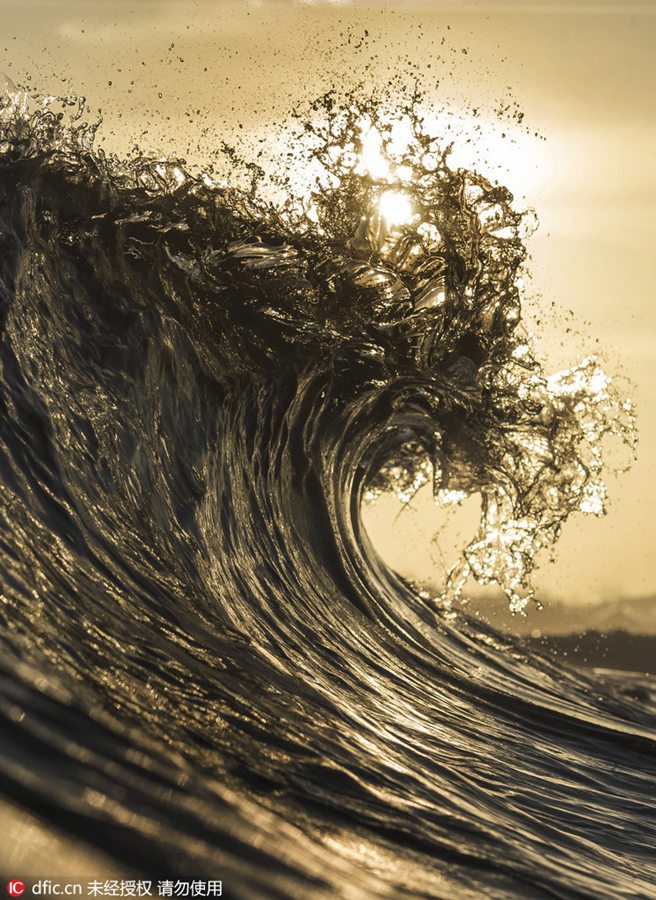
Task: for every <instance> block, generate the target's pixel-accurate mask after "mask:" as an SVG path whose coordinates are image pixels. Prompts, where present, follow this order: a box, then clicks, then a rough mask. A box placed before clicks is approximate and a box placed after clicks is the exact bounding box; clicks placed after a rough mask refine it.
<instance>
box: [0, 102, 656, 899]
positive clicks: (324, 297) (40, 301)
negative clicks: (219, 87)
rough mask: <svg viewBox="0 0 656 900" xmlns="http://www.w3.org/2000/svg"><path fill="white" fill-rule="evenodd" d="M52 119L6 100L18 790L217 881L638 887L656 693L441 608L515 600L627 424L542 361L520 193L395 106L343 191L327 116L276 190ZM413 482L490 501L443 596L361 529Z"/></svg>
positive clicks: (76, 826) (104, 835) (5, 281)
mask: <svg viewBox="0 0 656 900" xmlns="http://www.w3.org/2000/svg"><path fill="white" fill-rule="evenodd" d="M58 103H59V101H54V100H52V99H50V100H48V101H46V102H45V103H44V104H42V105H41V106H40V107H39V108H37V109H36V110H34V109H32V108H30V106H29V104H28V101H27V98H25V97H23V96H22V95H20V94H18V93H16V92H14V91H13V90H7V91H5V94H4V100H3V101H2V103H1V104H0V105H1V110H0V304H1V308H2V343H1V346H0V370H1V376H2V377H1V381H0V473H1V474H0V481H1V486H0V515H1V516H2V520H3V527H2V536H1V538H0V540H1V541H2V570H1V571H2V605H1V606H0V615H1V616H2V622H3V628H2V645H3V649H4V653H3V657H2V661H1V662H0V682H1V684H0V716H1V717H2V735H3V736H2V753H1V754H0V773H1V777H2V785H3V790H4V792H5V794H6V795H8V796H10V797H11V798H13V799H14V801H16V802H18V803H19V804H21V805H23V806H24V807H26V808H28V809H31V810H33V811H35V812H36V813H37V814H38V815H40V816H41V817H43V818H44V819H45V820H47V821H49V822H51V823H53V824H54V825H55V826H56V827H58V828H64V829H66V830H67V831H69V832H70V833H72V834H76V835H78V836H80V837H82V838H83V839H84V840H86V841H88V842H90V843H93V844H96V845H98V846H101V847H102V848H103V849H104V850H105V851H106V852H108V853H110V854H112V855H113V856H114V857H116V858H117V859H120V860H121V861H122V862H123V863H124V864H126V865H129V866H131V867H133V868H134V869H136V870H139V871H143V872H147V873H148V872H149V873H151V874H155V873H156V874H158V875H162V876H163V875H166V874H168V873H172V874H175V875H176V876H181V875H189V876H200V875H201V874H206V875H208V876H210V875H212V876H216V875H219V876H222V877H223V880H224V884H225V890H226V892H227V893H229V894H230V895H231V896H244V897H246V896H249V897H250V896H253V897H256V896H268V897H270V896H289V897H298V896H315V895H316V896H321V895H322V894H338V895H340V896H345V897H366V896H394V897H397V896H436V897H437V896H439V897H453V896H462V897H468V896H481V895H483V896H491V897H507V896H515V895H517V896H536V897H537V896H572V897H574V896H586V897H609V898H610V897H613V898H617V897H638V896H640V897H653V896H656V894H655V893H654V887H653V885H654V876H655V875H656V866H655V862H654V857H653V846H654V841H655V839H656V813H655V811H654V806H653V798H652V792H653V788H652V785H653V779H654V775H655V774H656V763H655V762H654V739H655V732H654V721H655V720H654V713H655V712H656V709H655V708H654V704H653V702H652V701H650V700H649V695H648V692H642V693H641V694H640V695H639V696H638V695H635V696H631V695H630V694H629V693H627V692H626V691H623V690H622V689H621V685H619V686H618V684H616V683H615V682H614V681H612V680H610V681H605V682H602V681H600V680H598V679H595V678H594V677H593V676H591V675H590V676H588V675H584V674H582V673H581V672H579V671H577V670H575V669H573V668H568V667H566V666H564V665H562V664H560V663H556V662H554V661H552V660H549V659H547V658H546V657H543V656H541V655H539V654H538V653H536V652H535V651H533V650H531V649H529V648H528V647H527V646H525V645H523V644H522V643H521V641H519V640H516V639H511V638H507V637H501V636H500V635H498V634H496V633H495V632H494V631H493V630H492V629H490V628H488V627H487V626H484V625H482V624H481V623H480V622H477V621H476V620H475V619H474V618H471V617H468V616H467V615H465V614H464V612H462V611H461V610H460V609H459V608H458V606H457V604H456V603H455V602H454V601H455V598H456V597H457V595H458V593H459V591H461V590H462V589H463V585H464V582H465V580H466V578H468V577H469V576H474V577H475V578H476V579H478V580H479V581H480V582H483V583H489V582H495V583H497V584H499V585H500V586H501V587H502V588H503V589H504V590H505V591H506V593H507V595H508V597H509V602H510V603H511V604H512V605H513V606H514V607H515V608H517V609H520V608H522V607H523V605H524V604H525V603H526V602H527V599H528V598H530V583H529V579H530V571H531V567H532V564H533V559H534V557H535V555H536V553H537V552H538V551H539V549H540V548H541V547H543V546H545V545H547V544H549V543H551V542H552V541H553V540H555V539H556V538H557V536H558V534H559V531H560V528H561V526H562V523H563V522H564V521H565V519H566V518H567V516H568V515H569V514H570V513H571V512H574V511H580V510H583V511H588V512H592V513H601V512H602V511H603V502H604V498H605V488H604V486H603V482H602V469H603V459H602V453H601V446H602V443H603V438H604V435H606V434H608V433H613V434H616V435H619V436H620V437H622V438H623V439H624V440H625V441H626V442H627V443H628V444H631V442H632V441H633V409H632V406H631V404H630V402H629V401H628V400H626V399H625V398H623V397H621V396H620V395H619V394H618V392H617V391H616V389H615V387H614V384H613V381H612V379H611V378H609V377H608V376H607V375H606V374H605V373H604V372H603V371H602V370H601V368H600V367H599V364H598V362H597V361H596V360H595V359H593V358H588V359H586V360H584V361H583V363H581V364H579V365H578V366H574V367H573V368H572V369H569V370H567V371H566V372H563V373H559V374H558V375H556V376H547V375H545V373H544V372H543V370H542V367H541V366H540V365H539V363H538V361H537V360H536V359H535V354H534V351H533V348H532V346H531V344H530V341H529V340H528V338H527V336H526V335H525V334H524V332H523V330H522V327H521V303H520V301H521V292H520V286H519V283H518V278H519V274H520V271H521V266H522V264H523V263H524V260H525V248H524V243H523V234H524V229H525V216H524V215H523V214H522V213H521V212H517V211H516V210H515V209H514V207H513V200H512V197H511V195H510V194H509V192H508V191H507V190H505V189H504V188H502V187H499V186H497V185H492V184H491V183H489V182H488V181H487V180H486V179H485V178H483V177H482V176H480V175H477V174H476V173H473V172H468V171H463V170H457V169H455V170H452V169H451V168H450V167H449V162H448V153H446V152H442V151H441V150H440V149H439V146H438V143H437V142H436V141H435V140H434V139H433V138H432V137H431V136H430V135H428V134H426V133H425V132H423V131H422V130H421V128H420V127H419V123H418V122H417V121H416V120H415V121H413V129H411V130H412V136H411V140H410V141H409V143H407V144H406V146H405V149H404V151H403V153H402V154H401V157H400V158H399V159H398V160H396V161H395V163H394V164H395V166H398V167H401V166H403V167H405V168H406V169H407V168H409V170H410V171H411V174H412V177H411V178H407V177H406V178H401V177H400V176H399V177H397V175H396V174H395V172H396V171H397V169H390V170H388V171H386V172H385V173H384V174H383V175H381V174H380V173H379V174H377V175H376V174H375V173H374V174H372V172H371V171H366V170H364V171H363V169H362V165H361V159H362V154H363V152H364V151H366V140H367V138H366V134H365V136H364V137H363V132H362V117H361V116H355V117H354V115H353V114H352V111H350V112H349V114H348V115H346V116H345V115H343V114H342V112H339V113H337V114H335V115H334V116H333V118H332V119H331V126H330V128H329V129H328V131H324V130H322V129H321V128H320V127H318V126H317V125H316V123H308V126H307V133H308V135H309V137H308V146H310V147H311V154H312V156H313V158H314V160H315V162H316V161H317V160H318V161H319V162H320V163H321V166H322V167H323V173H324V174H323V176H322V177H321V178H319V180H318V181H317V183H316V185H315V186H314V187H313V189H312V190H311V191H309V192H308V193H307V194H306V195H305V196H304V197H302V198H301V199H300V200H299V198H298V197H294V196H293V195H292V192H291V189H290V194H289V202H285V203H278V204H277V205H273V204H272V203H271V202H269V201H268V200H267V199H266V198H265V197H263V195H262V192H261V191H260V190H259V188H258V187H257V185H255V184H254V185H253V188H252V189H251V190H241V189H237V188H235V187H231V186H229V185H226V184H221V183H217V182H215V181H214V179H212V178H210V177H209V176H207V175H205V176H203V175H194V174H191V173H189V172H188V171H187V170H186V169H185V167H184V165H183V164H182V163H180V162H179V161H176V160H172V159H166V160H162V159H154V158H150V157H139V158H133V159H131V160H130V161H125V160H123V161H120V160H117V159H115V158H112V157H107V156H106V155H104V154H103V153H102V152H101V151H100V150H98V149H95V147H94V140H93V138H94V134H95V126H94V125H90V124H89V123H88V122H87V121H86V119H85V117H84V115H83V114H82V110H78V111H77V112H76V113H75V115H74V116H73V117H70V115H69V114H68V113H67V110H66V108H65V107H62V108H60V106H61V104H60V103H59V106H58ZM74 108H75V107H74ZM56 110H57V111H56ZM328 111H329V110H328ZM324 112H325V110H324ZM369 125H370V126H371V127H373V124H372V123H371V122H370V123H369ZM355 126H357V127H355ZM375 127H376V128H377V129H378V131H377V133H379V134H380V135H381V139H380V146H379V150H378V151H377V152H379V153H380V155H381V158H382V157H384V158H385V159H386V160H388V155H389V157H390V158H391V154H392V149H391V146H392V145H391V133H392V131H391V129H393V127H395V126H394V125H390V124H389V123H388V122H386V121H379V122H376V123H375ZM328 136H329V138H330V139H328ZM336 149H337V151H339V152H335V151H336ZM388 162H389V160H388ZM390 172H391V174H390ZM385 203H387V204H388V206H389V204H391V205H392V207H394V205H395V204H396V207H395V209H396V213H395V212H388V213H385V212H384V210H385V209H386V207H385ZM397 213H398V218H399V219H402V220H403V221H395V220H394V215H396V214H397ZM427 480H432V481H433V484H434V489H435V495H436V499H437V500H438V501H439V502H446V500H447V499H448V498H449V497H450V496H452V495H454V494H455V495H456V496H457V495H460V494H470V493H475V492H477V493H480V494H481V496H482V498H483V503H482V507H483V513H482V521H481V526H480V530H479V533H478V535H477V537H476V539H475V541H474V542H472V543H471V544H470V545H469V546H468V547H465V548H463V555H462V558H461V560H460V561H459V562H457V563H456V565H455V566H454V569H453V571H452V574H451V577H450V580H449V583H448V584H447V585H445V591H444V595H443V596H442V597H440V598H433V599H430V598H428V599H427V598H426V597H423V596H421V595H420V594H419V593H417V592H416V591H415V590H414V589H413V588H412V586H411V585H409V584H407V583H406V582H404V581H402V580H401V579H400V578H399V577H398V576H396V575H395V574H394V573H393V572H390V571H389V570H387V569H386V568H385V566H384V564H383V563H382V561H381V560H380V558H379V557H378V556H377V554H376V552H375V550H374V548H373V547H372V546H371V544H370V542H369V539H368V537H367V535H366V533H365V532H364V530H363V527H362V524H361V518H360V510H361V506H362V504H363V503H364V502H372V498H375V496H376V495H377V494H378V493H379V492H381V491H384V490H394V491H396V492H397V493H398V494H399V495H400V496H409V495H411V494H412V492H413V491H415V490H417V488H418V487H419V486H420V485H422V484H424V483H426V481H427Z"/></svg>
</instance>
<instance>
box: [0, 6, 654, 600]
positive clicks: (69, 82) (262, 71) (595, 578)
mask: <svg viewBox="0 0 656 900" xmlns="http://www.w3.org/2000/svg"><path fill="white" fill-rule="evenodd" d="M655 13H656V3H651V2H650V3H636V2H628V0H627V2H618V3H614V2H568V3H560V2H535V3H532V2H524V0H507V2H499V3H497V2H485V0H480V2H478V3H463V2H458V0H450V2H431V0H417V2H411V3H402V2H396V3H393V2H390V3H386V4H373V3H358V2H352V3H349V2H339V0H332V2H331V0H304V2H292V0H290V2H285V0H278V2H274V0H253V2H246V0H239V2H237V0H234V2H222V0H200V2H187V0H179V2H173V0H157V2H135V0H132V2H129V0H111V2H94V0H85V2H77V3H75V2H66V0H45V2H36V0H30V2H26V0H21V2H13V0H12V2H8V0H0V16H1V21H2V33H1V36H0V71H4V72H5V73H6V74H7V75H9V76H10V77H11V78H12V79H13V80H14V81H15V82H17V83H19V82H20V83H23V84H27V79H28V77H29V78H30V82H29V84H30V87H31V88H34V89H35V90H38V91H39V92H40V93H42V94H47V93H56V94H61V93H62V91H66V90H71V91H75V92H76V93H78V94H84V95H85V96H86V97H87V98H88V100H89V103H90V105H91V106H92V107H93V108H102V111H103V116H104V119H105V122H104V126H103V136H104V137H103V140H104V141H105V143H106V145H107V146H109V147H113V148H118V149H120V150H122V151H125V150H127V149H129V148H130V147H131V146H132V145H134V144H135V143H138V144H139V145H140V146H141V147H143V148H144V149H146V150H152V151H156V152H164V153H175V154H180V155H183V156H186V157H187V158H188V159H190V160H194V161H196V162H198V163H200V164H203V162H204V161H206V160H207V159H209V158H210V157H211V153H212V150H213V148H214V147H215V146H216V145H217V142H218V141H219V140H221V139H223V138H225V139H226V140H228V141H229V142H230V141H231V140H232V138H233V136H234V134H235V133H241V134H242V135H243V134H246V135H248V134H253V133H257V134H258V135H261V134H265V135H266V133H267V132H266V130H265V129H264V127H263V126H264V124H265V123H267V122H270V121H272V120H273V119H275V118H284V117H285V116H286V115H287V113H288V112H289V110H291V109H293V108H295V106H297V105H298V104H299V103H302V102H303V100H306V99H308V98H311V97H313V96H316V95H318V94H319V93H322V92H323V91H325V90H326V89H328V88H329V87H330V86H332V85H335V84H337V85H348V84H350V83H352V82H354V81H357V80H363V81H364V82H365V83H370V84H377V83H378V84H380V83H381V82H382V81H383V80H384V79H387V77H389V74H390V73H393V72H404V73H407V74H408V75H410V74H411V73H413V71H414V70H413V69H412V66H413V65H415V64H416V66H417V72H418V73H419V75H420V78H421V80H422V83H423V85H424V87H426V88H427V90H428V98H429V102H434V103H435V104H437V105H439V106H440V107H441V106H443V105H444V104H448V106H449V108H450V109H451V110H452V111H453V115H454V116H455V117H456V118H457V117H458V116H459V117H460V121H461V123H464V125H465V127H466V126H467V121H468V116H469V112H468V110H471V109H472V108H473V107H478V108H480V110H481V117H482V119H483V120H484V122H485V128H484V131H483V137H481V138H480V139H479V140H478V143H477V146H476V148H475V150H474V154H473V158H472V161H473V162H475V163H476V165H477V166H478V167H479V168H480V169H482V170H483V171H484V172H485V173H486V174H492V175H493V176H494V177H498V178H499V179H500V180H502V181H504V182H505V183H506V184H507V185H508V186H509V187H510V188H511V189H512V190H513V191H514V192H515V193H516V194H517V196H518V197H519V198H520V200H521V202H522V203H526V204H528V205H531V206H533V207H534V208H535V209H536V211H537V214H538V217H539V220H540V223H541V224H540V228H539V230H538V232H537V233H536V235H535V236H534V237H533V238H532V239H531V242H530V250H531V253H532V260H531V270H532V273H533V277H532V279H531V280H530V281H529V283H528V285H527V293H528V300H527V308H526V321H527V323H528V326H529V328H531V329H532V330H534V331H535V333H536V337H537V341H538V344H539V348H540V349H539V354H540V355H541V356H542V357H543V358H545V359H546V360H548V362H549V366H548V367H549V368H552V369H554V370H555V369H557V368H562V367H564V366H566V365H568V364H570V363H573V362H575V361H577V360H578V359H580V358H581V357H583V356H585V355H587V354H588V353H590V352H598V353H600V354H601V356H602V359H603V360H604V364H605V366H606V368H607V370H608V371H609V372H611V373H616V372H619V373H622V374H623V375H624V376H626V377H627V378H628V379H630V380H631V381H632V382H633V384H634V386H635V387H634V390H633V395H634V398H635V399H636V401H637V404H638V412H639V428H640V447H639V459H638V462H637V463H636V464H635V466H634V468H633V470H632V471H631V472H630V473H629V474H628V475H624V476H622V477H621V479H619V480H617V481H616V480H615V479H611V505H610V514H609V515H608V517H607V518H606V519H605V520H603V521H599V520H597V519H594V518H590V517H584V516H582V515H581V516H578V517H577V518H575V519H573V520H570V522H569V523H568V525H567V526H566V528H565V533H564V536H563V538H562V541H561V544H560V545H559V549H558V553H557V559H556V562H555V563H554V564H553V565H551V564H550V565H547V566H545V567H543V569H542V572H541V574H540V577H539V579H538V586H539V587H540V588H541V589H542V590H544V591H547V592H549V593H551V594H555V595H558V596H560V597H563V598H564V599H571V600H572V601H577V600H579V601H583V600H585V599H589V598H597V597H608V598H611V597H616V596H618V595H638V594H646V593H653V592H656V552H654V547H653V543H654V531H655V529H654V525H653V515H654V509H655V508H656V470H655V467H654V462H653V460H654V455H653V452H652V447H653V446H654V445H655V444H656V395H655V393H654V391H653V389H652V384H653V380H654V376H655V374H656V372H655V366H654V363H655V357H656V340H655V329H656V311H655V310H656V307H655V304H654V277H653V261H654V259H655V254H654V249H653V247H654V242H655V240H656V229H655V227H654V221H655V220H654V215H655V212H654V211H655V210H656V171H655V169H654V164H653V162H654V160H655V159H656V115H655V113H656V63H655V62H654V60H655V58H656V53H655V52H654V51H655V48H656V15H655ZM365 29H366V30H367V31H368V35H366V36H365V35H364V32H365ZM443 39H444V42H442V40H443ZM463 51H466V52H463ZM429 67H430V68H429ZM437 79H439V81H440V84H439V86H438V85H436V81H437ZM160 95H161V96H160ZM504 102H505V103H507V102H516V103H517V104H518V105H519V108H521V110H522V111H523V112H524V113H525V119H524V123H523V125H524V126H525V127H523V128H522V129H519V128H517V127H516V126H513V129H514V130H511V131H510V132H508V128H507V127H506V126H505V125H504V126H503V127H502V126H501V124H500V122H499V121H498V119H497V118H496V117H495V115H494V111H495V109H496V108H497V106H498V105H499V104H500V103H501V104H502V105H503V103H504ZM239 125H241V126H242V128H241V129H240V128H239ZM502 131H505V132H508V139H502V138H501V133H502ZM535 131H537V132H539V134H540V137H533V136H532V135H533V132H535ZM456 152H460V153H461V154H462V155H463V160H464V161H468V159H467V156H468V154H469V155H470V156H471V153H472V151H471V150H470V149H468V148H466V147H463V146H461V147H458V145H457V141H456ZM552 300H554V301H555V302H556V305H557V310H558V312H557V313H556V314H555V315H554V314H553V313H552V312H551V301H552ZM545 310H547V311H548V313H547V315H546V316H545V315H544V313H545ZM541 317H543V321H542V325H541V326H540V328H539V329H538V328H537V327H535V328H533V326H532V323H534V322H535V321H536V320H537V319H538V318H541ZM597 339H598V342H597ZM396 512H397V510H396V509H394V510H392V508H391V507H390V506H385V505H384V506H383V507H381V509H380V510H379V511H378V513H376V514H374V515H373V516H371V517H370V518H369V525H370V530H371V533H372V536H373V537H374V540H375V542H376V544H377V545H378V546H379V548H380V549H381V550H382V551H383V553H384V554H385V555H387V557H388V558H389V559H390V560H391V561H392V563H393V564H395V565H396V566H397V567H399V568H400V569H401V570H402V571H404V573H405V574H410V575H414V576H419V577H422V578H427V579H429V578H432V577H434V575H435V572H436V566H438V563H439V553H438V552H437V551H436V549H435V547H434V545H433V544H432V543H431V537H432V536H433V533H434V530H435V526H436V522H437V521H438V519H437V513H436V511H435V508H434V507H433V505H432V503H431V502H430V500H429V498H423V499H420V500H418V501H416V503H415V509H414V510H409V511H407V512H404V513H403V515H402V517H401V518H400V519H399V520H398V522H395V521H394V516H395V515H396ZM463 516H464V524H463V526H462V527H463V528H464V530H465V531H466V530H467V528H468V527H470V528H471V522H470V521H469V519H470V518H471V517H469V519H468V517H467V515H466V514H464V513H463ZM401 526H403V527H401Z"/></svg>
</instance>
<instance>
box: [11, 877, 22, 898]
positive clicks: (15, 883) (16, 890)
mask: <svg viewBox="0 0 656 900" xmlns="http://www.w3.org/2000/svg"><path fill="white" fill-rule="evenodd" d="M7 893H8V894H9V895H10V896H11V897H22V896H23V894H24V893H25V884H24V883H23V882H22V881H21V880H20V879H19V878H14V879H13V880H12V881H9V882H8V883H7Z"/></svg>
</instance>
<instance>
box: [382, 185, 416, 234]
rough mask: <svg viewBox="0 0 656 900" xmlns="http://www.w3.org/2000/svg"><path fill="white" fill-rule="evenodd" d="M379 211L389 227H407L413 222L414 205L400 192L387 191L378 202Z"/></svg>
mask: <svg viewBox="0 0 656 900" xmlns="http://www.w3.org/2000/svg"><path fill="white" fill-rule="evenodd" d="M378 209H379V210H380V214H381V216H382V217H383V219H385V221H386V222H387V224H388V225H392V226H394V225H407V224H408V222H410V221H412V217H413V211H412V205H411V203H410V200H409V199H408V198H407V197H406V195H405V194H402V193H401V192H400V191H385V193H384V194H383V195H382V196H381V198H380V200H379V201H378Z"/></svg>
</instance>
